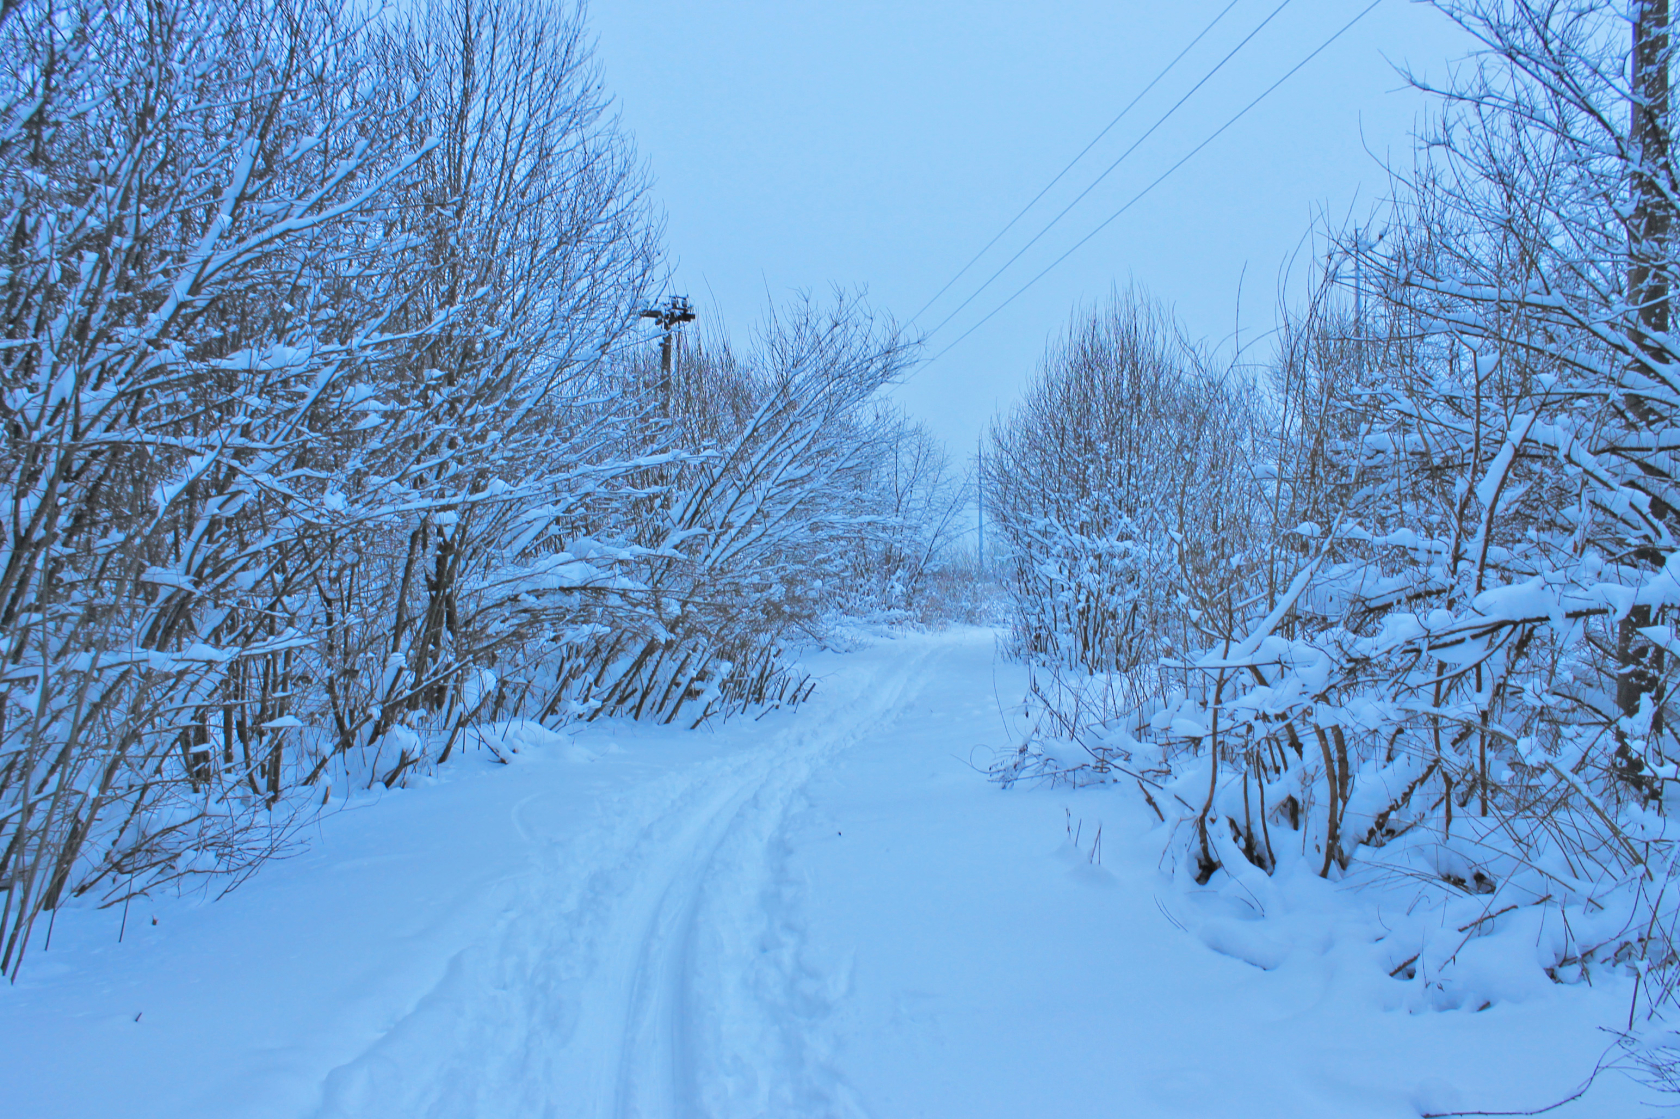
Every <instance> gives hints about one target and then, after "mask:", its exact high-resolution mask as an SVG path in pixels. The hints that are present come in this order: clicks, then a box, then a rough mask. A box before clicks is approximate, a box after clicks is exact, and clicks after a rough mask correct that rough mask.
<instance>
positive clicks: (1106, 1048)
mask: <svg viewBox="0 0 1680 1119" xmlns="http://www.w3.org/2000/svg"><path fill="white" fill-rule="evenodd" d="M811 667H812V668H813V670H814V671H816V672H817V673H818V674H819V675H820V676H821V677H822V681H823V682H822V686H821V688H820V689H819V691H818V694H817V698H815V699H814V700H813V701H812V702H810V703H809V704H807V705H806V706H804V707H802V708H801V709H800V710H799V711H797V712H792V713H789V712H776V713H771V714H769V715H766V716H765V717H763V718H761V719H759V720H756V721H755V720H753V719H751V718H743V719H739V720H736V721H734V722H732V723H730V724H728V725H726V726H724V727H723V728H721V729H719V730H716V731H711V732H708V731H702V732H698V733H693V734H689V733H683V732H679V731H675V730H664V729H653V728H643V727H624V726H616V727H604V726H598V725H597V726H592V727H589V728H586V729H585V730H584V731H583V732H581V733H579V734H578V735H577V736H576V738H575V739H568V738H564V737H556V736H542V735H537V734H531V733H528V732H526V731H523V730H521V729H520V728H513V729H512V730H511V731H510V733H509V735H508V738H507V741H506V744H505V745H506V748H508V749H511V748H514V747H518V752H517V753H509V754H508V756H509V757H510V758H511V759H512V760H513V765H511V766H510V767H506V768H504V767H502V766H500V765H495V764H492V763H491V762H490V760H489V755H488V754H487V753H475V754H470V755H469V756H468V758H467V760H465V761H464V762H462V763H461V764H460V765H458V766H454V767H452V768H451V769H448V770H446V771H445V773H444V775H443V778H442V779H441V780H439V781H437V782H435V783H431V784H428V785H425V786H424V787H421V788H417V789H411V790H408V791H404V792H400V793H395V794H388V795H386V796H385V797H383V798H382V799H380V800H379V801H377V802H375V801H372V800H369V801H365V802H358V803H357V804H356V805H354V806H352V808H351V810H349V811H343V812H339V813H337V814H334V815H332V816H330V817H328V818H327V819H326V820H325V821H324V822H323V824H322V825H321V826H320V828H319V833H318V835H317V836H316V837H315V838H314V840H313V841H312V843H311V846H310V848H309V849H308V851H307V852H306V853H305V854H302V855H300V856H298V857H296V858H293V859H291V860H289V861H286V862H283V863H280V864H277V865H274V866H272V867H270V868H268V869H266V870H265V871H264V872H263V873H262V874H261V875H259V876H258V877H257V878H256V879H255V880H254V881H253V882H251V883H249V884H248V885H246V886H245V887H243V888H242V889H240V890H239V891H237V892H235V893H234V894H232V895H231V896H229V897H228V898H226V899H225V900H223V901H221V902H219V903H216V904H213V905H211V904H203V903H199V902H195V901H186V900H160V901H158V902H156V903H148V904H146V905H144V906H136V907H134V909H133V910H132V911H131V912H130V914H129V916H128V928H127V933H126V935H125V937H124V941H123V943H122V944H120V945H119V944H117V943H116V930H117V921H118V916H117V914H115V913H108V912H85V911H66V912H65V914H64V915H63V916H62V917H60V919H59V920H58V922H57V925H56V928H55V932H54V939H53V943H52V947H51V950H50V951H48V952H45V953H36V954H34V955H33V957H32V959H31V961H30V965H29V967H28V968H27V969H26V970H25V972H24V975H23V978H22V979H21V980H20V981H19V983H18V984H17V985H16V986H15V987H13V988H11V989H9V990H6V991H4V992H0V1084H3V1085H4V1087H3V1089H0V1114H4V1115H5V1116H7V1117H8V1119H9V1117H13V1116H16V1117H20V1119H21V1117H32V1116H42V1117H47V1116H63V1117H83V1116H85V1117H90V1119H91V1117H94V1116H98V1117H100V1119H107V1117H113V1119H114V1117H119V1116H135V1117H154V1116H155V1117H164V1116H168V1117H171V1119H195V1117H211V1116H214V1117H218V1119H219V1117H229V1119H239V1117H251V1119H256V1117H264V1119H268V1117H274V1119H279V1117H286V1119H294V1117H296V1119H302V1117H305V1116H320V1117H329V1116H330V1117H356V1119H363V1117H367V1119H374V1117H386V1116H389V1117H393V1119H395V1117H402V1119H418V1117H423V1116H437V1117H468V1116H473V1117H499V1116H508V1117H515V1116H520V1117H523V1116H542V1117H548V1116H554V1117H572V1116H579V1117H590V1119H619V1117H631V1116H645V1117H650V1119H653V1117H659V1119H664V1117H671V1119H678V1117H683V1119H686V1117H690V1116H720V1117H736V1116H742V1117H747V1116H766V1117H770V1116H800V1117H803V1116H811V1117H817V1116H825V1117H826V1116H873V1117H876V1119H897V1117H901V1116H902V1117H910V1116H941V1117H944V1116H949V1117H953V1119H958V1117H960V1119H969V1117H982V1116H1000V1117H1002V1116H1011V1117H1030V1116H1045V1117H1050V1116H1055V1117H1074V1116H1125V1117H1132V1116H1137V1117H1154V1116H1163V1117H1165V1116H1173V1117H1180V1116H1182V1117H1199V1116H1214V1115H1219V1116H1274V1115H1275V1116H1289V1117H1292V1119H1300V1117H1317V1116H1337V1117H1343V1116H1394V1117H1401V1116H1405V1117H1415V1116H1417V1115H1418V1114H1419V1113H1420V1111H1421V1110H1437V1109H1445V1108H1449V1107H1453V1106H1463V1107H1472V1108H1505V1107H1532V1106H1536V1105H1538V1104H1542V1103H1547V1102H1550V1101H1551V1100H1553V1099H1556V1098H1557V1097H1558V1096H1560V1095H1562V1094H1564V1092H1565V1091H1566V1090H1567V1089H1568V1088H1570V1087H1572V1086H1573V1085H1574V1084H1575V1083H1576V1082H1577V1081H1579V1079H1580V1078H1581V1076H1582V1075H1584V1073H1585V1072H1586V1071H1587V1069H1588V1068H1589V1067H1590V1065H1591V1063H1592V1058H1593V1056H1595V1055H1596V1054H1597V1053H1598V1052H1599V1051H1600V1050H1601V1049H1602V1048H1603V1043H1602V1041H1601V1040H1600V1036H1601V1035H1599V1034H1598V1033H1597V1032H1596V1031H1595V1027H1596V1026H1597V1025H1600V1024H1611V1023H1613V1022H1614V1020H1615V1018H1616V1017H1617V1015H1618V1013H1624V1014H1625V1009H1626V1002H1625V999H1624V997H1623V995H1624V994H1625V992H1618V991H1616V990H1612V989H1609V988H1602V989H1586V988H1557V989H1556V990H1554V991H1550V992H1547V993H1546V994H1545V995H1544V996H1543V997H1540V998H1537V999H1534V1000H1532V1001H1529V1002H1525V1003H1519V1004H1510V1005H1500V1006H1496V1007H1493V1008H1491V1009H1489V1010H1487V1011H1485V1012H1483V1013H1479V1014H1478V1013H1472V1012H1468V1011H1455V1012H1448V1013H1433V1014H1408V1013H1406V1012H1404V1011H1403V1010H1399V1009H1396V1007H1397V1006H1398V1005H1399V1003H1398V1001H1397V1000H1395V999H1392V998H1389V997H1388V996H1387V995H1386V994H1385V990H1386V988H1384V986H1383V985H1384V984H1390V983H1392V984H1394V985H1395V986H1396V987H1397V986H1398V985H1399V983H1398V981H1392V980H1388V979H1387V978H1386V977H1384V976H1382V975H1380V974H1377V975H1375V976H1373V975H1371V974H1369V969H1368V968H1364V967H1361V966H1354V965H1353V964H1351V963H1350V962H1349V961H1350V960H1353V959H1354V958H1355V957H1354V956H1351V955H1346V954H1339V953H1338V951H1337V950H1336V949H1335V946H1334V945H1333V944H1331V943H1330V942H1329V941H1326V943H1325V944H1324V945H1323V946H1322V947H1320V948H1317V949H1314V948H1312V947H1311V946H1309V947H1308V948H1307V949H1305V950H1303V949H1301V948H1300V947H1299V946H1296V947H1295V948H1294V949H1292V950H1290V951H1289V952H1287V953H1285V956H1286V959H1285V962H1284V963H1283V964H1282V965H1281V966H1278V967H1276V968H1274V969H1273V970H1270V971H1262V970H1260V969H1259V968H1256V967H1253V966H1251V965H1250V964H1247V963H1243V962H1241V961H1239V960H1237V959H1233V958H1232V957H1230V956H1228V955H1221V954H1218V953H1216V952H1214V951H1212V950H1210V949H1209V948H1208V947H1206V946H1205V944H1204V943H1203V941H1202V940H1200V939H1198V938H1197V937H1196V936H1195V935H1194V931H1195V927H1196V921H1197V920H1198V919H1199V918H1198V917H1197V916H1192V911H1194V913H1195V914H1202V913H1203V909H1199V908H1196V907H1197V906H1202V905H1203V901H1202V900H1201V899H1198V898H1195V897H1192V896H1190V895H1188V894H1186V893H1184V889H1183V887H1182V886H1180V885H1177V884H1174V883H1173V882H1171V881H1169V880H1168V879H1167V878H1166V876H1164V875H1163V874H1161V873H1160V871H1159V869H1158V867H1157V860H1158V856H1159V852H1160V841H1159V838H1158V837H1153V836H1146V835H1145V834H1144V833H1145V832H1146V831H1147V830H1148V828H1149V825H1150V824H1151V823H1153V817H1152V816H1151V815H1149V813H1148V810H1147V809H1146V808H1144V807H1143V806H1142V805H1141V804H1139V803H1137V798H1136V796H1135V793H1134V794H1130V795H1128V794H1126V793H1124V791H1123V790H1101V791H1099V790H1086V791H1084V792H1081V793H1078V794H1070V793H1068V792H1066V791H1065V790H1063V791H1057V790H1048V789H1040V790H1024V789H1016V790H1013V791H1009V792H1004V791H1002V790H999V789H998V788H996V787H995V786H993V785H990V784H988V783H987V782H986V781H985V780H984V779H983V777H982V776H981V775H980V774H979V773H978V772H976V770H975V769H974V768H972V767H971V766H970V764H969V762H970V759H973V761H975V762H976V763H980V764H983V763H984V762H985V760H987V759H988V758H989V757H990V753H991V751H992V750H995V749H997V748H999V747H1002V746H1004V745H1006V744H1007V743H1008V742H1009V740H1010V737H1009V736H1010V734H1011V733H1013V732H1012V731H1011V729H1010V727H1009V726H1008V720H1007V719H1006V718H1005V717H1004V716H1003V715H1002V714H1001V710H1000V709H1001V707H1003V706H1006V705H1008V704H1009V703H1010V702H1011V701H1013V700H1016V699H1018V698H1019V696H1020V694H1021V691H1022V675H1021V673H1020V671H1019V670H1018V669H1017V668H1014V667H1012V666H1009V665H1004V664H999V663H997V662H996V661H995V658H994V655H993V636H992V634H991V633H990V632H989V631H984V630H957V631H953V632H950V633H945V634H933V635H919V636H911V637H903V638H899V639H896V640H888V641H881V642H879V643H877V644H875V645H873V646H871V647H868V648H865V649H862V650H859V651H857V652H853V653H848V654H843V655H841V654H825V655H823V656H820V657H816V658H813V659H812V661H811ZM999 697H1001V701H1002V702H1001V704H1000V701H999ZM1099 827H1100V828H1101V833H1102V835H1103V839H1102V844H1101V847H1100V849H1099V850H1097V851H1093V850H1092V848H1093V838H1094V836H1095V835H1096V834H1097V831H1098V829H1099ZM1070 835H1072V836H1077V837H1078V843H1077V845H1075V844H1074V843H1072V842H1070V841H1069V837H1070ZM1099 859H1100V861H1099ZM1204 908H1205V907H1204ZM1175 914H1176V916H1175ZM154 918H155V921H156V923H153V920H154ZM1179 924H1187V925H1188V926H1189V927H1190V931H1185V930H1184V929H1181V928H1180V927H1178V926H1179ZM1639 1098H1640V1093H1638V1092H1637V1091H1635V1090H1634V1089H1633V1088H1632V1087H1631V1086H1630V1085H1628V1084H1627V1083H1626V1082H1625V1081H1621V1080H1619V1079H1614V1078H1611V1077H1605V1078H1601V1080H1600V1083H1599V1085H1598V1086H1596V1087H1595V1088H1594V1089H1593V1091H1592V1092H1591V1093H1589V1095H1588V1096H1587V1097H1585V1098H1584V1099H1582V1100H1581V1101H1579V1102H1578V1103H1576V1104H1573V1105H1570V1106H1569V1107H1566V1108H1563V1109H1560V1110H1559V1111H1557V1112H1554V1113H1553V1114H1555V1115H1560V1116H1597V1115H1604V1116H1610V1115H1616V1116H1626V1115H1636V1114H1643V1113H1644V1109H1641V1108H1639V1106H1638V1104H1637V1100H1638V1099H1639Z"/></svg>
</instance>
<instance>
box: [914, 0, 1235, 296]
mask: <svg viewBox="0 0 1680 1119" xmlns="http://www.w3.org/2000/svg"><path fill="white" fill-rule="evenodd" d="M1240 3H1242V0H1231V2H1230V3H1229V4H1227V5H1225V7H1224V8H1223V9H1221V10H1220V12H1219V14H1218V15H1216V16H1214V17H1213V20H1212V21H1211V22H1210V23H1209V24H1208V25H1207V26H1206V27H1204V28H1202V29H1201V31H1200V32H1198V33H1197V35H1196V37H1195V38H1194V39H1191V40H1190V42H1189V43H1188V44H1186V45H1185V47H1184V49H1183V50H1181V51H1179V52H1178V54H1177V55H1175V56H1174V57H1173V60H1172V61H1171V62H1169V63H1167V64H1166V66H1164V67H1163V68H1162V69H1161V72H1160V73H1159V74H1156V75H1155V77H1154V78H1153V79H1151V80H1150V83H1149V84H1148V85H1146V86H1144V87H1143V88H1142V89H1141V90H1139V91H1138V94H1137V96H1136V97H1134V98H1132V99H1131V100H1130V101H1128V102H1127V103H1126V107H1125V108H1124V109H1121V110H1120V112H1119V113H1118V114H1116V116H1115V118H1114V119H1113V120H1111V121H1109V122H1108V123H1107V124H1106V125H1104V126H1103V130H1102V131H1101V132H1099V133H1097V135H1096V136H1095V138H1093V139H1092V140H1091V142H1090V143H1089V144H1086V145H1085V146H1084V147H1083V148H1081V149H1080V150H1079V154H1078V155H1076V156H1074V157H1073V158H1072V159H1070V160H1068V163H1067V166H1066V167H1063V168H1062V169H1061V170H1060V171H1058V172H1056V177H1055V178H1053V179H1051V180H1050V181H1049V182H1048V183H1046V184H1045V185H1044V189H1043V190H1041V191H1039V192H1038V193H1037V194H1035V195H1033V198H1032V201H1031V202H1028V203H1027V204H1026V205H1025V206H1022V207H1021V212H1020V213H1018V214H1016V215H1015V216H1014V217H1012V218H1010V219H1009V223H1008V224H1007V225H1005V226H1004V227H1003V228H1002V229H1000V230H998V231H997V234H996V235H995V236H994V237H993V238H992V239H991V240H990V241H987V242H986V243H985V244H984V245H982V246H981V247H980V251H979V252H977V253H975V254H974V257H973V259H971V260H970V261H969V262H968V263H967V264H965V265H963V266H962V267H961V268H959V269H957V274H956V275H955V276H952V277H951V278H950V279H949V280H946V281H945V286H944V287H942V288H940V289H939V290H938V291H936V292H934V293H933V298H931V299H929V300H928V301H927V302H926V303H924V304H922V308H921V310H919V311H917V312H916V313H915V314H914V315H911V316H910V321H911V322H915V321H916V320H917V319H919V318H921V317H922V315H923V314H925V313H926V312H927V309H928V308H929V307H932V306H933V305H934V304H935V303H936V302H938V300H939V297H940V296H942V295H944V294H945V293H946V292H948V291H950V290H951V285H952V284H954V283H956V282H957V281H958V280H960V279H962V278H963V276H965V275H966V274H967V273H968V270H969V269H970V268H973V267H974V265H975V264H976V263H977V262H978V261H979V260H980V258H981V257H983V256H985V255H986V253H987V252H988V251H990V249H991V247H992V246H993V245H995V244H997V243H998V242H999V241H1000V240H1002V239H1003V235H1004V234H1005V233H1008V232H1009V231H1010V230H1011V229H1014V228H1015V223H1016V222H1018V221H1020V220H1021V219H1022V218H1024V217H1026V216H1027V211H1028V210H1030V209H1032V208H1033V207H1034V206H1036V205H1038V200H1039V199H1041V198H1043V197H1044V196H1045V195H1046V194H1049V193H1050V188H1051V187H1054V186H1055V185H1056V184H1057V183H1059V182H1061V181H1062V179H1063V178H1065V177H1066V176H1067V173H1068V172H1069V171H1072V170H1073V165H1074V164H1076V163H1078V162H1079V161H1080V160H1082V159H1084V158H1085V155H1086V153H1087V152H1089V151H1090V150H1091V149H1092V148H1094V147H1096V146H1097V144H1098V142H1099V141H1101V140H1102V138H1103V137H1104V136H1107V135H1108V134H1109V133H1110V132H1111V131H1113V129H1114V126H1115V125H1117V124H1119V123H1120V121H1121V120H1122V119H1124V118H1125V116H1126V114H1127V113H1129V112H1131V111H1132V109H1133V107H1134V106H1136V105H1137V103H1138V102H1139V101H1142V100H1143V98H1144V95H1145V94H1147V93H1148V92H1149V91H1150V90H1152V89H1154V88H1155V86H1156V85H1157V84H1159V83H1160V81H1161V79H1162V78H1164V77H1166V76H1167V74H1168V73H1169V72H1171V70H1172V68H1173V67H1174V66H1177V65H1178V64H1179V61H1180V60H1181V59H1183V58H1184V56H1185V55H1187V54H1189V53H1190V51H1191V49H1192V48H1193V47H1195V45H1196V44H1197V43H1199V42H1201V41H1202V40H1203V39H1204V38H1206V37H1207V33H1208V32H1209V31H1212V30H1213V29H1214V27H1215V25H1217V24H1218V23H1219V21H1220V20H1222V19H1224V18H1225V16H1226V14H1227V13H1228V12H1230V10H1231V9H1232V8H1234V7H1236V6H1237V5H1238V4H1240Z"/></svg>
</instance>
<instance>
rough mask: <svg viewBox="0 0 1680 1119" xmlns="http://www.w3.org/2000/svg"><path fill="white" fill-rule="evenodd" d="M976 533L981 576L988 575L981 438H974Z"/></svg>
mask: <svg viewBox="0 0 1680 1119" xmlns="http://www.w3.org/2000/svg"><path fill="white" fill-rule="evenodd" d="M974 531H975V533H976V534H977V535H978V536H979V539H980V546H979V548H978V549H977V554H978V556H979V559H980V574H981V575H982V576H984V575H985V574H986V452H985V449H984V447H983V446H982V444H981V442H980V436H978V435H976V436H975V437H974Z"/></svg>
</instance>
